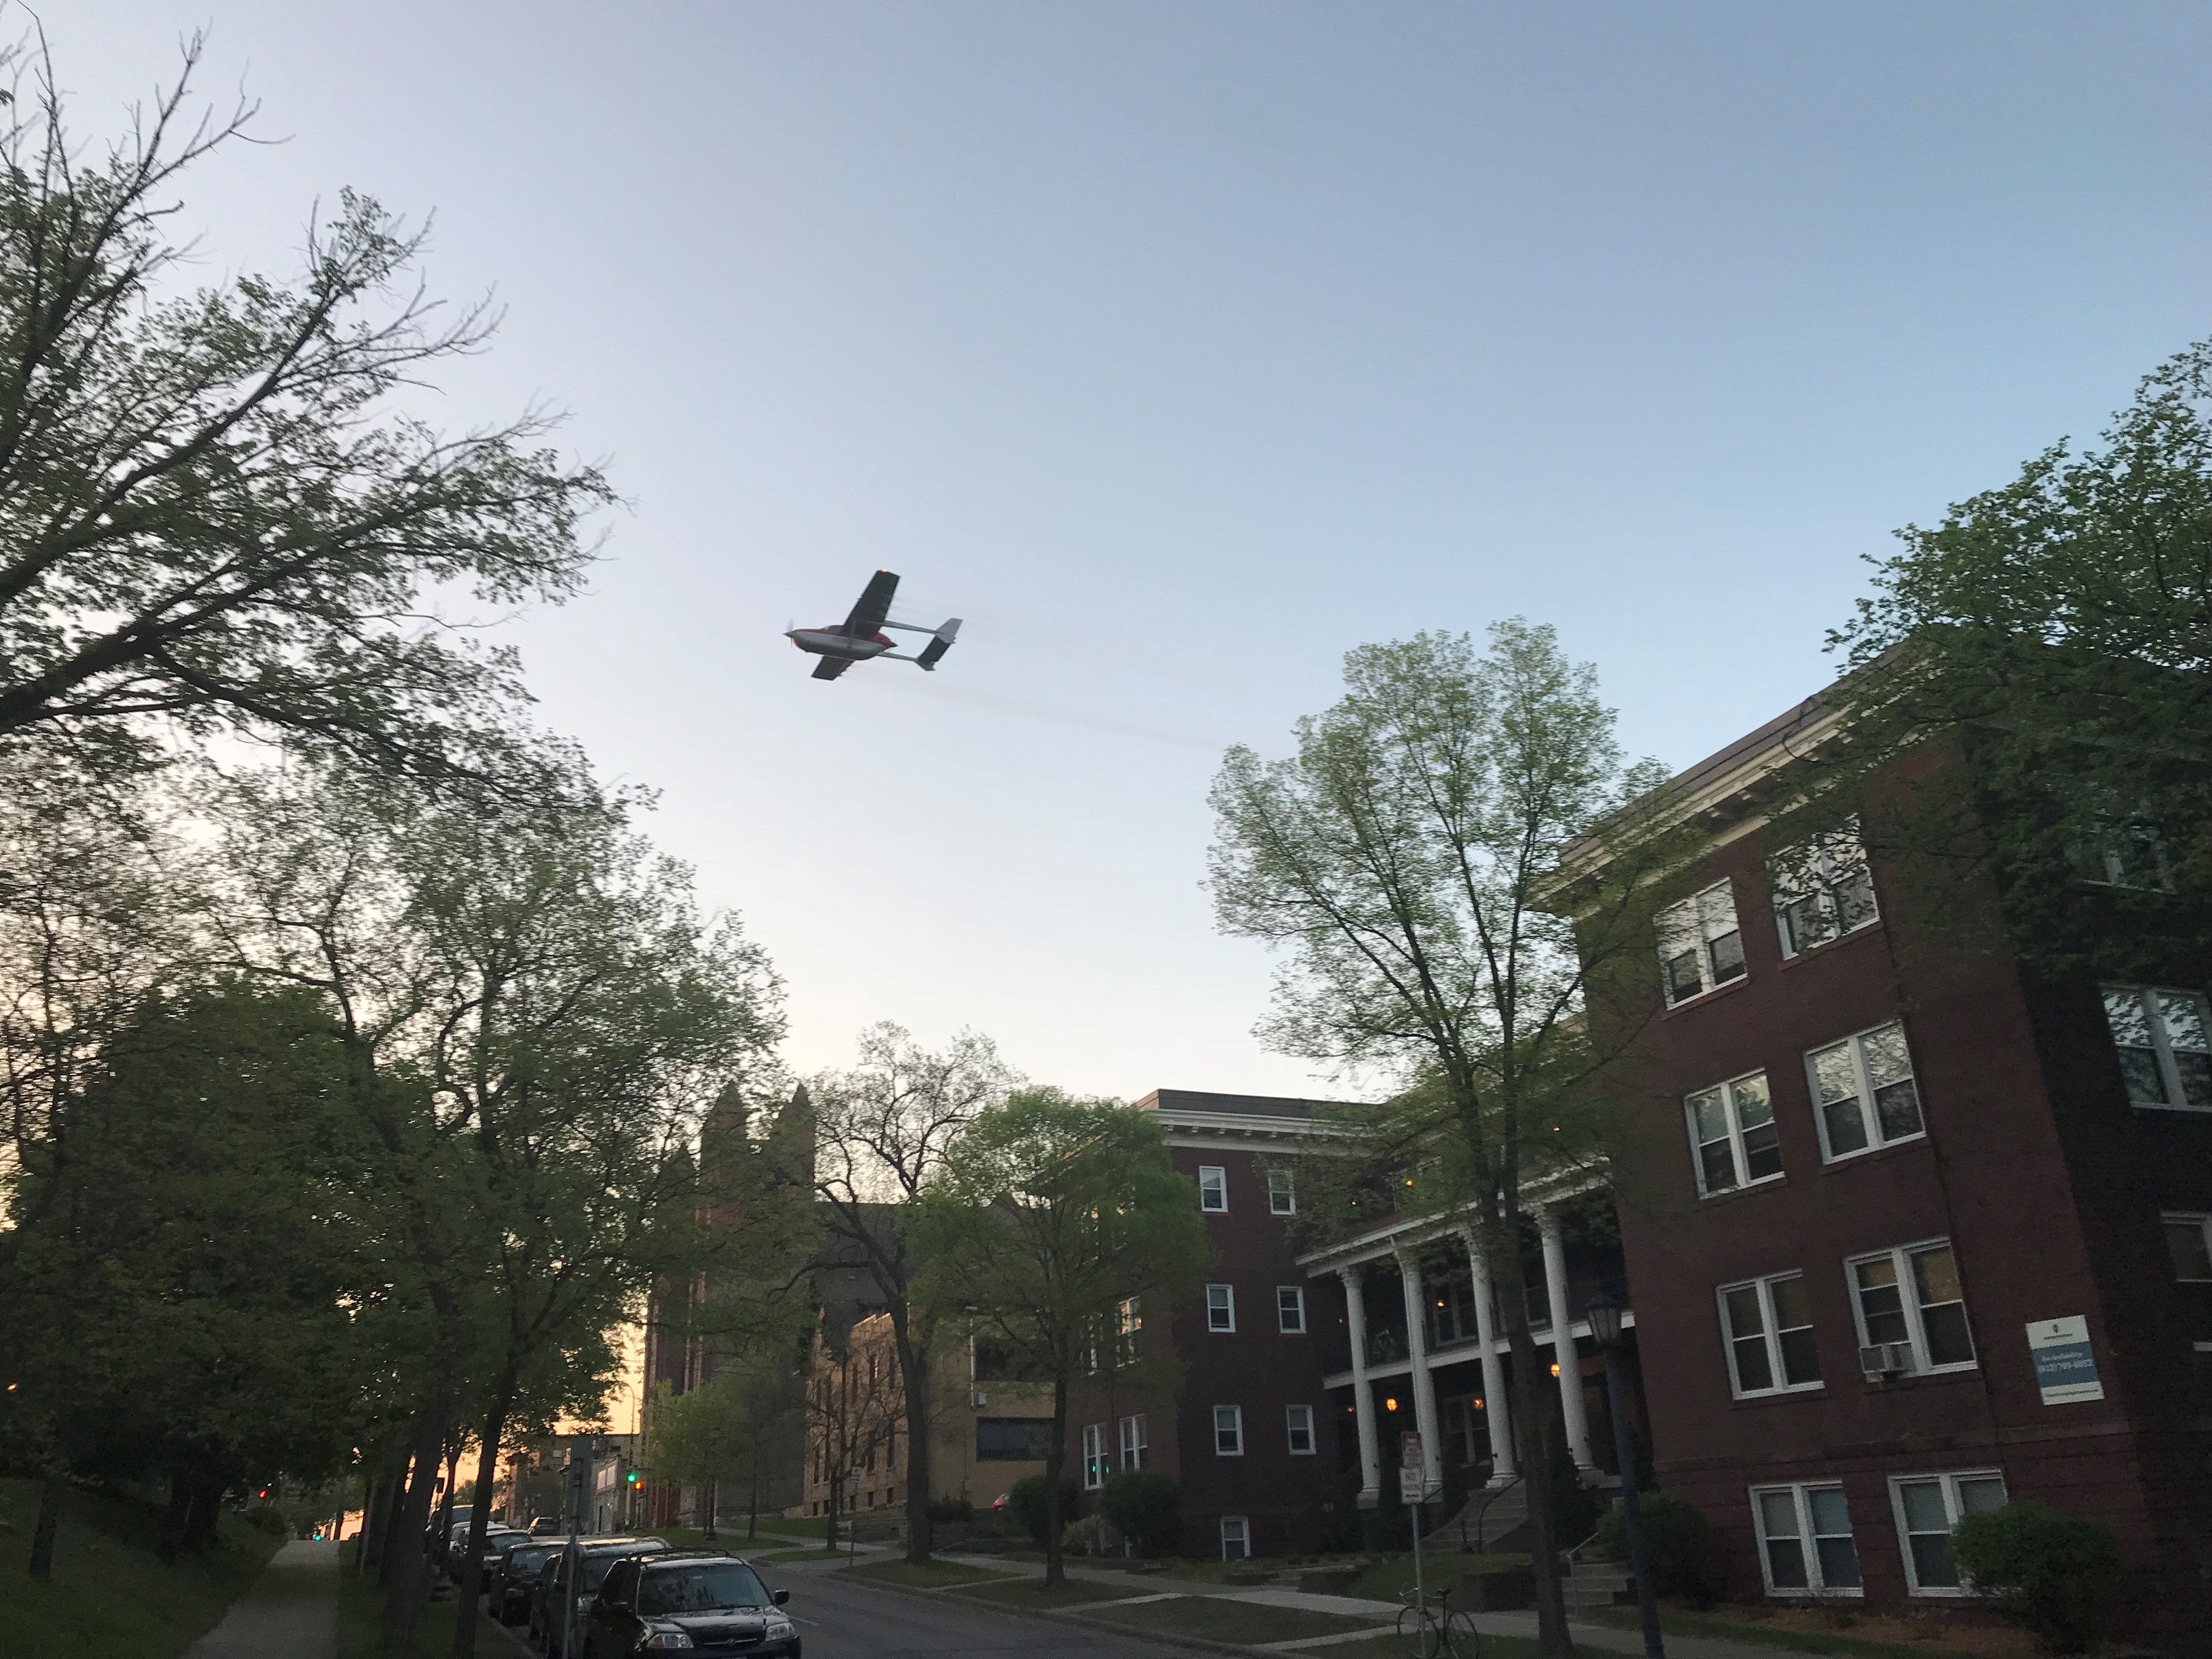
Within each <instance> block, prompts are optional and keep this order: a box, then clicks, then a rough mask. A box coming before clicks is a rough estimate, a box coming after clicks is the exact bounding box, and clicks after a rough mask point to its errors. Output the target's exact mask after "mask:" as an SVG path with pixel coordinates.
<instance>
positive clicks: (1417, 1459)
mask: <svg viewBox="0 0 2212 1659" xmlns="http://www.w3.org/2000/svg"><path fill="white" fill-rule="evenodd" d="M1427 1474H1428V1464H1427V1462H1426V1461H1425V1459H1424V1458H1423V1457H1422V1455H1421V1437H1420V1436H1419V1435H1418V1434H1416V1433H1413V1432H1411V1431H1408V1432H1407V1433H1405V1434H1402V1435H1401V1436H1399V1437H1398V1499H1399V1501H1400V1502H1401V1503H1402V1504H1405V1506H1406V1518H1407V1521H1408V1522H1411V1523H1412V1526H1413V1606H1414V1607H1416V1608H1417V1609H1418V1608H1419V1607H1423V1606H1424V1605H1425V1603H1426V1602H1427V1600H1428V1596H1427V1594H1426V1592H1425V1590H1424V1589H1423V1588H1422V1584H1421V1499H1422V1498H1423V1497H1424V1496H1425V1492H1426V1488H1427V1485H1428V1481H1427ZM1416 1616H1417V1617H1418V1616H1419V1615H1418V1613H1417V1615H1416Z"/></svg>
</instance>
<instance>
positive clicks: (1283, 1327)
mask: <svg viewBox="0 0 2212 1659" xmlns="http://www.w3.org/2000/svg"><path fill="white" fill-rule="evenodd" d="M1275 1328H1276V1329H1278V1330H1279V1331H1281V1332H1282V1333H1283V1334H1284V1335H1285V1336H1304V1334H1305V1332H1306V1292H1305V1287H1304V1285H1277V1286H1276V1287H1275Z"/></svg>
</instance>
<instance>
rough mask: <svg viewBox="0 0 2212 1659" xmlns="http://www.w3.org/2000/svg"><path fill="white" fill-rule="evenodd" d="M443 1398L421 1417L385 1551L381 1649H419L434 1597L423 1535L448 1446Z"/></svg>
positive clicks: (377, 1637) (394, 1650)
mask: <svg viewBox="0 0 2212 1659" xmlns="http://www.w3.org/2000/svg"><path fill="white" fill-rule="evenodd" d="M446 1413H447V1407H446V1405H445V1404H444V1402H443V1401H440V1402H439V1403H438V1404H436V1405H434V1406H428V1407H424V1408H423V1410H422V1415H421V1416H419V1417H418V1418H416V1422H415V1477H414V1479H413V1480H410V1481H409V1482H408V1483H407V1496H406V1498H404V1500H403V1501H402V1502H401V1503H400V1504H399V1506H398V1512H397V1513H396V1514H395V1515H394V1516H392V1538H391V1541H389V1542H388V1543H387V1544H386V1546H385V1551H384V1569H385V1570H384V1616H383V1620H382V1622H381V1623H380V1626H379V1627H378V1630H377V1634H376V1650H377V1651H378V1652H379V1653H412V1652H414V1651H415V1626H416V1621H418V1620H420V1619H421V1618H422V1604H423V1603H424V1602H425V1601H428V1599H429V1593H430V1586H429V1583H428V1578H427V1577H426V1575H425V1572H424V1568H425V1567H426V1565H428V1564H427V1563H426V1562H425V1561H424V1559H423V1557H422V1534H423V1532H424V1531H425V1530H426V1529H427V1528H428V1526H429V1524H430V1497H431V1491H430V1489H431V1488H432V1487H433V1486H436V1485H437V1484H438V1469H439V1467H440V1465H441V1463H442V1462H443V1461H444V1455H445V1450H446Z"/></svg>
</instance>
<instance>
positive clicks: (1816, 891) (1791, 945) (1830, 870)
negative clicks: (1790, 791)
mask: <svg viewBox="0 0 2212 1659" xmlns="http://www.w3.org/2000/svg"><path fill="white" fill-rule="evenodd" d="M1846 843H1848V845H1849V847H1850V851H1849V852H1848V853H1846V854H1844V855H1843V856H1842V857H1840V858H1839V857H1838V848H1841V847H1843V846H1844V845H1845V844H1846ZM1807 848H1809V849H1810V850H1809V852H1808V851H1807V850H1806V849H1807ZM1796 857H1808V858H1809V859H1810V860H1811V862H1810V863H1809V864H1808V866H1807V872H1808V873H1809V874H1810V876H1811V878H1812V879H1811V880H1810V881H1809V882H1807V883H1805V884H1803V885H1802V886H1798V885H1791V884H1786V883H1784V881H1783V880H1782V878H1781V872H1778V870H1777V869H1776V868H1775V866H1776V865H1777V864H1778V862H1780V861H1781V860H1785V859H1790V858H1796ZM1847 861H1849V862H1856V864H1857V866H1858V868H1857V873H1862V874H1863V875H1864V877H1865V878H1866V900H1867V913H1866V915H1864V916H1863V917H1861V918H1860V919H1859V920H1858V921H1855V922H1853V923H1852V924H1851V925H1850V927H1844V925H1843V905H1842V902H1841V900H1840V899H1839V898H1838V893H1839V892H1841V891H1842V890H1843V888H1844V884H1845V883H1844V880H1843V879H1842V877H1844V875H1846V874H1848V873H1851V872H1849V871H1847V869H1846V863H1847ZM1766 870H1767V881H1768V884H1769V885H1770V886H1771V890H1772V895H1773V901H1774V933H1775V937H1776V939H1778V941H1779V942H1780V944H1781V946H1782V954H1783V956H1784V958H1785V959H1786V958H1789V957H1801V956H1804V955H1807V954H1808V953H1809V952H1811V951H1817V950H1819V949H1820V948H1821V946H1823V945H1833V944H1835V943H1836V942H1837V941H1838V940H1839V939H1849V938H1850V936H1851V935H1852V934H1854V933H1858V932H1859V931H1860V930H1861V929H1863V928H1867V927H1873V926H1874V925H1875V923H1876V922H1878V921H1881V895H1880V894H1878V893H1876V892H1875V885H1874V870H1873V867H1872V866H1870V865H1869V863H1868V862H1867V855H1866V844H1865V842H1863V841H1862V840H1861V839H1860V836H1859V821H1858V820H1857V818H1849V819H1846V820H1845V821H1844V827H1843V828H1842V829H1831V830H1824V831H1823V832H1822V833H1821V834H1820V835H1818V836H1814V837H1813V839H1812V840H1811V841H1810V842H1800V843H1799V844H1798V845H1797V846H1796V847H1791V848H1785V849H1784V851H1782V852H1781V853H1779V854H1776V855H1775V856H1774V857H1772V858H1770V859H1769V860H1767V863H1766ZM1807 899H1812V900H1814V901H1815V902H1816V905H1817V908H1819V910H1820V914H1821V915H1823V916H1825V917H1826V919H1827V921H1828V925H1829V926H1830V927H1833V928H1834V929H1835V932H1833V933H1830V934H1828V935H1827V936H1826V938H1825V939H1814V941H1813V942H1812V943H1810V944H1809V945H1807V944H1800V943H1799V942H1798V941H1797V939H1796V938H1795V937H1794V931H1793V930H1792V928H1791V927H1790V908H1791V907H1792V906H1794V905H1796V904H1799V903H1802V902H1803V901H1805V900H1807Z"/></svg>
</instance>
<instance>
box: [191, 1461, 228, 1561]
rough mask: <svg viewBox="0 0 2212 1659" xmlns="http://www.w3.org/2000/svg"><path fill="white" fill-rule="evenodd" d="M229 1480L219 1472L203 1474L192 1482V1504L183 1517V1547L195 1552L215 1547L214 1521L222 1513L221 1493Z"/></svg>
mask: <svg viewBox="0 0 2212 1659" xmlns="http://www.w3.org/2000/svg"><path fill="white" fill-rule="evenodd" d="M229 1489H230V1481H229V1480H228V1478H226V1477H225V1476H223V1475H220V1474H203V1475H201V1476H200V1477H199V1478H198V1479H197V1480H194V1481H193V1482H192V1506H191V1512H190V1513H188V1514H187V1515H186V1516H185V1548H186V1549H188V1550H192V1551H195V1552H197V1551H201V1550H211V1549H213V1548H214V1547H215V1523H216V1521H217V1520H218V1519H219V1518H221V1516H222V1495H223V1493H224V1492H227V1491H228V1490H229Z"/></svg>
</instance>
